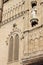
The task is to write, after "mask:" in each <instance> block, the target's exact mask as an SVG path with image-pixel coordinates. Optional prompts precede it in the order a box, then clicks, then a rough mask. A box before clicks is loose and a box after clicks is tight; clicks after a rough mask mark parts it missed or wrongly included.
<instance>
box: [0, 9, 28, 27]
mask: <svg viewBox="0 0 43 65" xmlns="http://www.w3.org/2000/svg"><path fill="white" fill-rule="evenodd" d="M27 11H29V10H25V11H22V12H20V13H18V14H16V15H14V16H12V17H10V18H8V19H6V20H4V21H2V23H0V27H1V26H3V25H5V24H7V23H9V22H11V21H13V20H15V19H17V18H19V17H21V16H23V15H24V14H25V13H27Z"/></svg>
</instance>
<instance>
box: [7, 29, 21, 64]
mask: <svg viewBox="0 0 43 65" xmlns="http://www.w3.org/2000/svg"><path fill="white" fill-rule="evenodd" d="M21 37H22V34H21V31H19V30H18V29H16V30H14V31H13V32H12V33H11V34H10V35H9V38H8V40H7V41H8V45H9V52H8V63H11V62H17V61H18V60H19V43H20V39H21Z"/></svg>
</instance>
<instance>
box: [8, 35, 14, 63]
mask: <svg viewBox="0 0 43 65" xmlns="http://www.w3.org/2000/svg"><path fill="white" fill-rule="evenodd" d="M12 60H13V36H11V38H10V41H9V56H8V62H10V61H12Z"/></svg>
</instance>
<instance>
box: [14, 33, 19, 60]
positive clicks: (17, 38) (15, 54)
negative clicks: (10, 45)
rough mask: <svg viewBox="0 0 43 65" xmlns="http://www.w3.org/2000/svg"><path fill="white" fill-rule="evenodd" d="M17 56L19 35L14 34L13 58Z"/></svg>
mask: <svg viewBox="0 0 43 65" xmlns="http://www.w3.org/2000/svg"><path fill="white" fill-rule="evenodd" d="M18 58H19V35H18V34H16V36H15V49H14V60H18Z"/></svg>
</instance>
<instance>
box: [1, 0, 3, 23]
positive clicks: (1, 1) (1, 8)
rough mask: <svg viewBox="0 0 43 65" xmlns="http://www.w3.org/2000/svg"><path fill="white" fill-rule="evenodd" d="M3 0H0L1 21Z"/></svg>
mask: <svg viewBox="0 0 43 65" xmlns="http://www.w3.org/2000/svg"><path fill="white" fill-rule="evenodd" d="M2 11H3V0H0V22H1V21H2Z"/></svg>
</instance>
